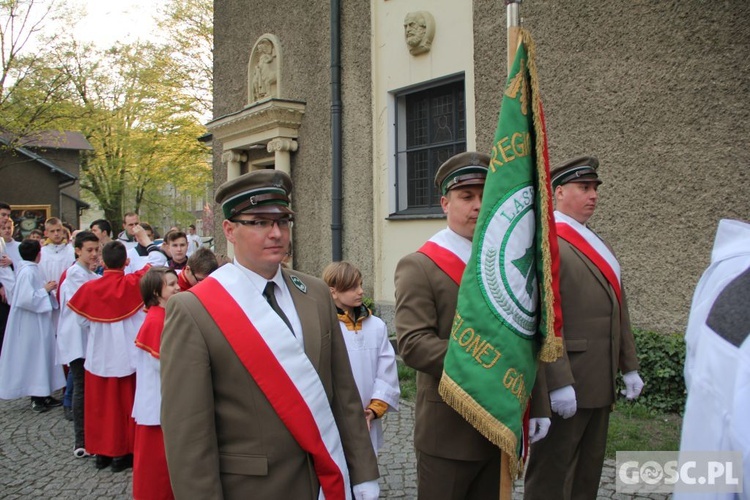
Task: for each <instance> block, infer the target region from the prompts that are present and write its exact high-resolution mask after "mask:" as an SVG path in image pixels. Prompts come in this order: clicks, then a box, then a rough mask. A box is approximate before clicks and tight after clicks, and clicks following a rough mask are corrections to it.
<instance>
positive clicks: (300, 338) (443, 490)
mask: <svg viewBox="0 0 750 500" xmlns="http://www.w3.org/2000/svg"><path fill="white" fill-rule="evenodd" d="M598 167H599V161H598V159H597V158H594V157H590V156H584V157H579V158H574V159H572V160H570V161H567V162H564V163H563V164H561V165H559V166H557V167H555V168H554V169H552V171H551V172H550V180H551V188H552V195H553V197H554V202H555V212H554V219H555V223H556V233H557V238H558V240H557V244H558V246H559V256H560V261H559V291H560V297H561V309H562V316H563V333H564V350H563V355H562V357H561V358H560V359H559V360H557V361H555V362H553V363H543V364H540V365H539V369H538V373H539V376H538V377H537V383H536V385H535V386H534V388H533V392H532V403H531V405H530V410H529V417H530V418H529V419H528V423H527V425H528V428H527V436H528V441H529V443H530V445H531V446H530V451H529V460H528V466H527V470H526V475H525V491H524V498H526V499H537V498H539V499H549V498H564V499H570V498H584V499H585V498H596V495H597V490H598V487H599V481H600V477H601V472H602V466H603V462H604V451H605V445H606V439H607V431H608V425H609V417H610V413H611V411H612V408H613V405H614V403H615V401H616V399H617V398H618V396H619V395H618V394H617V391H616V388H617V386H618V384H617V380H618V377H622V385H623V386H624V387H625V389H624V391H622V395H623V396H624V397H625V398H626V399H628V400H634V399H636V398H638V397H639V395H640V393H641V391H642V390H643V388H644V385H645V384H644V381H643V380H642V379H641V377H640V375H639V373H638V370H639V363H638V359H637V355H636V347H635V341H634V337H633V332H632V329H631V325H630V319H629V314H628V305H627V298H626V295H625V291H624V287H623V285H622V277H621V274H622V273H621V270H620V264H619V262H618V260H617V257H616V256H615V253H614V251H613V250H612V248H611V247H610V246H609V245H608V244H607V243H606V242H605V241H604V240H603V239H602V238H601V237H600V236H599V235H597V234H596V233H595V232H593V231H592V230H591V228H590V227H589V226H588V225H587V223H588V221H589V219H590V218H591V216H592V215H593V214H594V212H595V210H596V207H597V202H598V189H599V186H600V185H601V184H602V180H601V179H600V178H599V174H598ZM489 168H490V157H489V156H487V155H485V154H481V153H477V152H465V153H460V154H458V155H455V156H454V157H452V158H450V159H449V160H448V161H446V162H445V163H444V164H442V165H441V166H440V168H439V169H438V171H437V174H436V179H435V183H436V186H437V187H438V189H439V190H440V194H441V206H442V209H443V212H444V213H445V215H446V218H447V227H446V228H445V229H443V230H441V231H439V232H438V233H436V234H435V235H434V236H432V237H431V238H430V239H429V240H428V242H427V243H426V244H425V245H424V246H422V247H421V248H420V249H419V250H418V251H417V252H415V253H412V254H409V255H407V256H405V257H403V258H402V259H401V260H400V261H399V263H398V265H397V268H396V273H395V290H396V307H395V319H394V323H395V329H396V337H397V343H398V350H399V353H400V355H401V357H402V359H403V362H404V363H405V364H406V365H408V366H411V367H412V368H414V369H415V370H417V372H418V374H417V400H416V408H415V427H414V446H415V448H416V452H417V453H416V455H417V488H418V496H419V498H420V499H429V500H433V499H451V500H452V499H456V500H458V499H482V498H498V497H499V496H500V494H501V491H502V490H503V489H504V488H506V487H507V484H504V483H503V481H505V478H503V477H502V475H501V460H502V456H501V452H500V449H499V448H498V447H497V446H496V445H494V444H493V443H491V442H490V441H489V440H488V439H487V438H486V437H485V436H484V435H483V434H481V433H480V432H479V431H478V430H477V429H475V428H474V426H473V425H472V424H471V423H470V422H468V421H467V420H465V419H464V418H463V417H461V416H460V415H459V414H458V413H457V412H456V411H455V410H454V409H453V408H451V407H450V406H449V405H447V404H446V403H445V401H443V399H442V398H441V396H440V394H439V392H438V386H439V383H440V378H441V376H442V374H443V362H444V358H445V355H446V350H447V346H448V342H449V337H450V335H451V330H452V328H453V323H454V313H455V310H456V302H457V297H458V289H459V285H460V277H461V275H462V273H463V270H464V268H465V266H466V262H467V261H468V259H469V258H470V256H471V252H472V240H473V237H474V234H475V232H476V230H477V228H476V226H477V220H478V218H479V212H480V208H481V205H482V197H483V191H484V184H485V181H486V178H487V176H488V172H489ZM291 192H292V182H291V179H290V177H289V176H288V175H287V174H285V173H283V172H280V171H276V170H258V171H253V172H250V173H248V174H245V175H242V176H240V177H238V178H236V179H232V180H230V181H228V182H226V183H224V184H222V185H221V186H220V187H219V188H218V189H217V191H216V202H217V204H218V205H219V206H221V210H222V212H223V216H224V220H223V223H222V228H223V232H224V236H225V237H226V239H227V241H228V242H229V243H231V244H232V245H233V248H234V259H233V260H232V261H231V262H227V260H226V259H224V258H222V257H221V256H216V255H214V254H213V252H211V251H210V250H208V249H205V248H202V247H201V246H200V244H199V243H198V240H197V239H196V238H195V228H194V227H192V226H191V227H190V228H189V229H188V232H187V233H186V232H182V231H181V230H180V229H179V228H172V230H170V231H169V232H168V233H167V234H166V236H165V238H164V240H163V241H161V242H159V241H155V239H154V238H155V235H154V233H153V229H152V228H151V227H150V226H149V225H148V224H146V223H144V222H141V221H140V220H139V217H138V215H137V214H135V213H127V214H125V215H124V217H123V231H122V232H121V233H120V234H119V235H117V237H116V238H114V239H113V238H112V231H111V229H112V228H111V226H110V224H109V223H108V222H107V221H105V220H99V221H95V222H93V223H92V224H91V227H90V230H86V231H74V232H71V233H70V235H69V236H68V235H67V234H66V232H65V229H64V227H63V225H62V224H61V222H60V221H59V220H58V219H56V218H50V219H48V220H47V222H46V223H45V231H44V234H43V237H44V238H45V239H44V241H43V242H41V243H40V242H39V241H36V240H34V239H31V238H29V239H26V240H24V241H23V242H20V243H18V242H15V241H13V240H12V239H11V238H10V237H9V235H11V234H12V233H13V227H12V221H11V220H9V218H8V214H9V213H10V210H9V208H10V207H8V206H7V205H5V204H0V235H2V237H3V240H4V242H5V245H4V247H3V255H2V257H0V283H1V284H2V286H1V287H0V298H1V299H2V300H1V301H0V305H1V306H2V308H0V313H1V314H2V316H0V320H2V321H5V320H4V319H3V318H6V317H7V328H6V329H5V339H4V340H3V342H2V351H0V398H4V399H11V398H19V397H25V396H29V397H31V409H32V410H33V411H37V412H45V411H46V410H48V409H49V408H51V407H55V406H60V405H61V404H64V403H63V402H61V401H58V400H57V399H55V398H53V397H52V393H53V392H54V391H56V390H58V389H60V388H62V387H63V386H66V378H65V376H64V375H63V368H62V365H65V366H66V367H67V368H68V371H67V386H66V390H65V397H66V399H68V398H70V401H71V403H70V405H68V404H65V406H66V407H67V406H70V407H71V408H72V409H71V410H70V411H66V412H65V415H66V418H68V417H69V418H70V419H71V420H72V422H73V429H74V432H73V435H74V442H73V450H74V454H75V456H76V457H80V458H84V457H87V456H90V455H95V460H94V464H95V467H96V468H106V467H111V469H112V470H113V471H121V470H124V469H126V468H129V467H131V466H132V467H133V468H134V473H133V495H134V497H135V498H245V497H247V496H248V495H249V494H252V495H254V496H256V497H258V498H309V499H314V498H319V497H320V498H322V497H325V498H352V497H353V498H355V499H358V500H368V499H375V498H378V496H379V486H378V477H379V473H378V467H377V453H378V451H379V449H380V447H381V446H382V443H383V427H382V418H383V416H384V415H385V414H386V413H387V412H389V411H398V407H399V398H400V389H399V382H398V375H397V369H396V357H395V353H394V350H393V348H392V346H391V343H390V340H389V337H388V331H387V328H386V325H385V323H384V322H383V321H382V320H381V319H379V318H378V317H376V316H374V315H373V312H372V311H371V310H370V309H368V308H367V307H366V306H365V305H364V303H363V299H364V292H363V288H362V274H361V272H360V271H359V269H358V268H357V267H356V266H355V265H353V264H351V263H348V262H335V263H332V264H330V265H329V266H328V267H326V269H325V270H324V272H323V276H322V278H323V279H320V278H317V277H314V276H310V275H307V274H304V273H301V272H298V271H295V270H293V269H290V268H289V266H288V265H287V263H288V260H289V252H290V248H291V228H292V225H293V222H294V215H295V214H294V211H293V210H292V209H291V207H290V194H291ZM737 224H740V225H739V226H738V225H737ZM747 227H748V226H747V225H746V224H741V223H736V224H732V223H730V222H723V223H722V226H720V235H719V236H720V237H719V236H717V246H719V245H720V244H721V245H723V246H721V248H720V251H718V253H717V254H716V255H715V261H716V262H717V264H716V267H715V268H711V269H709V271H710V272H711V273H710V275H709V274H707V275H706V276H704V278H703V280H702V281H701V284H699V289H698V291H697V292H696V299H695V302H694V309H695V310H694V311H693V314H692V315H691V319H690V325H689V332H688V344H689V345H688V347H689V353H688V354H689V358H688V361H689V364H688V366H687V368H686V374H689V379H688V388H689V390H690V396H689V399H688V413H687V414H686V418H688V416H689V417H690V418H691V420H690V422H691V423H690V425H694V426H695V425H698V426H701V425H703V422H707V421H709V420H711V419H710V418H709V417H708V416H705V415H704V417H703V418H698V417H694V416H693V414H695V415H701V414H702V413H701V412H703V413H705V412H706V410H707V409H708V408H707V407H706V406H705V404H703V403H702V402H701V401H705V400H706V398H708V397H709V396H707V395H704V396H701V398H702V399H700V400H697V399H695V397H696V394H697V395H700V394H701V392H700V391H703V392H705V393H706V394H709V393H710V394H711V395H714V396H715V397H716V398H717V402H716V404H717V405H729V404H730V403H729V402H727V401H728V400H732V394H735V393H732V394H730V393H727V394H728V395H727V396H726V397H724V396H722V397H721V398H719V396H716V389H715V388H714V387H713V386H712V385H711V384H712V383H714V382H715V381H716V379H715V378H710V379H709V378H706V377H705V376H704V375H702V374H701V371H700V369H699V367H700V366H702V365H705V364H710V363H711V362H713V363H715V364H717V365H721V363H722V362H723V361H722V360H726V359H734V360H736V363H734V364H732V365H731V366H730V365H726V366H725V367H724V370H725V371H728V372H731V374H730V375H731V376H735V375H736V372H737V371H741V372H742V373H745V372H746V371H747V370H746V368H747V367H746V366H744V365H742V361H741V360H743V359H746V357H747V353H746V352H745V350H746V349H744V347H746V344H747V343H746V342H745V339H746V337H747V331H748V330H747V307H745V306H746V305H747V304H746V303H747V296H748V295H747V293H746V290H747V289H748V283H750V279H748V271H747V250H746V245H745V246H744V247H743V246H742V245H743V244H744V243H746V242H747V234H748V230H747ZM725 240H727V241H728V240H731V245H730V244H725V243H723V242H724V241H725ZM737 241H740V242H739V243H738V242H737ZM737 252H739V253H737ZM738 256H739V257H738ZM727 259H735V260H732V265H731V266H729V265H728V264H727V263H726V261H727ZM730 289H731V290H730ZM727 290H729V291H727ZM186 291H189V292H190V293H184V292H186ZM699 295H700V297H699ZM704 295H705V297H704ZM737 311H742V314H739V315H737V314H735V313H737ZM32 331H33V335H30V333H31V332H32ZM706 338H707V339H708V340H706ZM727 341H728V342H729V343H730V344H732V348H731V349H729V351H728V352H727V353H724V354H721V355H720V356H719V355H714V356H711V355H710V354H707V353H711V352H714V351H713V350H711V349H713V348H711V349H709V348H706V350H703V351H696V347H695V346H696V345H698V344H699V343H706V342H709V343H711V342H712V343H713V344H716V345H719V346H720V347H726V345H725V344H726V342H727ZM716 352H718V351H716ZM32 353H33V355H32ZM40 353H43V355H41V356H40V355H39V354H40ZM745 364H747V363H745ZM728 376H729V375H728ZM737 390H741V391H748V386H747V384H744V383H743V384H741V385H739V387H738V389H737ZM732 401H736V398H735V400H732ZM740 409H741V408H740ZM738 411H739V410H738V409H737V408H733V409H731V410H727V413H728V414H730V415H734V414H737V412H738ZM715 426H716V427H717V428H721V423H720V422H718V421H717V422H716V424H715ZM735 427H736V428H737V430H736V432H735V434H741V435H742V436H744V437H745V438H746V437H747V432H746V430H747V429H746V426H744V425H743V426H741V425H739V424H737V425H735ZM698 435H701V436H703V438H702V440H701V441H700V442H699V443H696V442H692V443H691V442H690V438H692V437H693V436H686V435H685V436H683V444H684V445H685V446H692V447H695V446H703V445H705V444H706V443H707V442H708V441H710V440H711V439H710V438H709V437H706V436H707V434H705V433H703V434H701V433H700V432H697V431H696V432H695V434H694V436H698ZM748 439H750V438H748ZM718 440H719V441H721V442H724V441H726V440H725V439H724V438H718ZM708 444H709V445H711V446H713V445H714V444H715V443H708ZM405 445H406V444H405ZM748 448H750V446H749V447H748Z"/></svg>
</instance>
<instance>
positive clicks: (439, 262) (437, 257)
mask: <svg viewBox="0 0 750 500" xmlns="http://www.w3.org/2000/svg"><path fill="white" fill-rule="evenodd" d="M417 252H419V253H423V254H425V255H426V256H427V257H429V259H430V260H431V261H432V262H434V263H435V265H436V266H438V267H439V268H440V269H441V270H442V271H443V272H444V273H445V274H447V275H448V276H449V277H450V278H451V279H452V280H453V281H455V282H456V284H457V285H460V284H461V277H462V276H463V275H464V269H466V263H467V262H469V258H471V241H469V240H467V239H466V238H464V237H462V236H459V235H458V234H456V233H454V232H453V231H451V230H450V229H447V228H446V229H443V230H442V231H440V232H439V233H437V234H435V235H434V236H433V237H432V238H430V239H429V240H427V242H426V243H425V244H424V245H422V247H421V248H420V249H419V250H417Z"/></svg>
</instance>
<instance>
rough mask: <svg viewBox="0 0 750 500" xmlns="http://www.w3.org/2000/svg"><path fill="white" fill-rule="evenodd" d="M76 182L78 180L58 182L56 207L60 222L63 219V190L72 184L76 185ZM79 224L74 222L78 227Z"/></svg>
mask: <svg viewBox="0 0 750 500" xmlns="http://www.w3.org/2000/svg"><path fill="white" fill-rule="evenodd" d="M77 180H78V179H73V180H72V181H63V182H59V183H58V184H57V203H58V205H57V216H58V217H59V218H60V220H62V218H63V189H65V188H68V187H70V186H72V185H73V184H75V183H76V181H77ZM76 208H78V207H76ZM65 222H68V223H69V222H70V221H65ZM79 222H80V221H78V220H77V221H76V225H78V224H79Z"/></svg>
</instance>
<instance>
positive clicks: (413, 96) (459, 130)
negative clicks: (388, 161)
mask: <svg viewBox="0 0 750 500" xmlns="http://www.w3.org/2000/svg"><path fill="white" fill-rule="evenodd" d="M396 102H397V106H396V200H397V201H396V213H397V214H404V215H408V214H414V215H417V214H433V213H442V210H441V208H440V192H439V191H438V189H437V188H436V187H435V172H437V169H438V167H440V165H441V164H442V163H443V162H444V161H445V160H447V159H448V158H450V157H451V156H453V155H455V154H457V153H461V152H463V151H466V105H465V101H464V80H463V75H460V76H458V77H452V78H450V79H447V80H441V81H439V82H432V83H431V84H430V85H429V86H420V87H417V88H412V89H409V90H407V91H403V92H400V93H397V94H396Z"/></svg>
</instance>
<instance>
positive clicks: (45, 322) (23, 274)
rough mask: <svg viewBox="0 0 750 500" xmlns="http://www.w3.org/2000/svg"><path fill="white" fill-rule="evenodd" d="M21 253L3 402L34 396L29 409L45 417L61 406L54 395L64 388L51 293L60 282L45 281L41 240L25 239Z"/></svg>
mask: <svg viewBox="0 0 750 500" xmlns="http://www.w3.org/2000/svg"><path fill="white" fill-rule="evenodd" d="M18 250H19V253H20V254H21V258H22V259H23V261H22V262H21V263H20V265H19V266H18V274H17V275H16V284H15V286H14V287H13V295H12V297H11V303H12V304H13V307H12V308H11V310H10V316H9V318H8V325H7V329H6V334H5V339H4V340H3V349H2V355H0V398H1V399H16V398H20V397H23V396H31V409H32V410H34V411H36V412H44V411H47V410H48V409H49V408H51V407H55V406H60V405H61V404H62V403H61V402H60V401H58V400H56V399H54V398H52V397H51V394H52V392H53V391H56V390H57V389H60V388H62V387H63V386H65V377H64V375H63V370H62V366H60V365H58V364H56V363H55V350H56V349H55V330H54V328H53V326H52V311H53V310H54V309H57V300H56V299H55V298H54V297H53V296H52V295H51V292H52V291H53V290H55V289H56V288H57V282H55V281H48V282H46V283H45V282H44V281H42V275H41V273H40V272H39V265H38V264H39V258H40V252H41V247H40V245H39V242H38V241H35V240H24V241H23V242H22V243H21V245H20V246H19V248H18Z"/></svg>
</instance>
